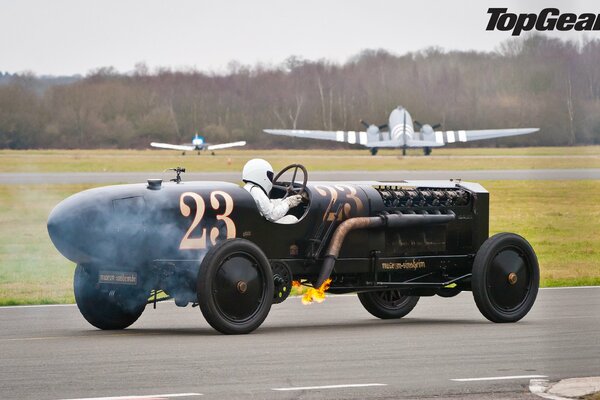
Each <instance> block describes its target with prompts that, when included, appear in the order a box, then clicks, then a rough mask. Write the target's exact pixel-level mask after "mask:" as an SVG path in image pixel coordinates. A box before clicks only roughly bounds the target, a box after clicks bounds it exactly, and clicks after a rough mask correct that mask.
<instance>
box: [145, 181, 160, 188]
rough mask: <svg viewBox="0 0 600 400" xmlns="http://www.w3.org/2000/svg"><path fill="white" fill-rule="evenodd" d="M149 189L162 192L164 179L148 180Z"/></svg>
mask: <svg viewBox="0 0 600 400" xmlns="http://www.w3.org/2000/svg"><path fill="white" fill-rule="evenodd" d="M147 187H148V189H150V190H160V188H161V187H162V179H148V186H147Z"/></svg>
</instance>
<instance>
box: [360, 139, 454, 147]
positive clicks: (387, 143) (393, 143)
mask: <svg viewBox="0 0 600 400" xmlns="http://www.w3.org/2000/svg"><path fill="white" fill-rule="evenodd" d="M444 145H445V143H444V142H441V143H440V142H433V141H428V140H413V139H410V140H407V141H406V147H418V148H420V147H442V146H444ZM366 146H367V147H393V148H398V147H404V142H403V141H401V140H380V141H377V142H369V143H367V144H366Z"/></svg>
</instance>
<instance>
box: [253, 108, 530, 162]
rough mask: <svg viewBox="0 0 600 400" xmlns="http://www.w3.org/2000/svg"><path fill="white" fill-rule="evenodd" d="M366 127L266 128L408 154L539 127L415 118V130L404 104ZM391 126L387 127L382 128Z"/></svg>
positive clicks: (305, 136) (267, 130)
mask: <svg viewBox="0 0 600 400" xmlns="http://www.w3.org/2000/svg"><path fill="white" fill-rule="evenodd" d="M360 122H361V124H363V125H364V126H365V128H367V130H366V131H360V132H355V131H307V130H296V129H265V130H264V131H265V132H266V133H270V134H271V135H283V136H297V137H302V138H308V139H321V140H332V141H336V142H345V143H350V144H360V145H363V146H365V147H368V148H369V149H370V150H371V154H372V155H375V154H377V150H378V149H379V148H383V147H392V148H402V154H403V155H406V149H408V148H422V149H423V152H424V153H425V155H429V154H431V149H432V148H433V147H441V146H445V145H446V144H447V143H455V142H470V141H473V140H483V139H493V138H499V137H506V136H516V135H525V134H528V133H533V132H536V131H538V130H539V129H538V128H520V129H484V130H474V131H464V130H462V131H436V130H435V129H438V128H440V127H441V125H440V124H435V125H433V126H432V125H429V124H422V123H420V122H419V121H415V125H416V126H417V128H418V129H419V131H418V132H415V129H414V126H413V120H412V118H411V116H410V114H409V113H408V111H406V109H405V108H404V107H402V106H398V107H397V108H396V109H394V110H393V111H392V112H391V113H390V117H389V122H388V123H387V124H384V125H379V126H377V125H373V124H368V123H367V122H365V121H363V120H361V121H360ZM383 129H388V131H382V130H383Z"/></svg>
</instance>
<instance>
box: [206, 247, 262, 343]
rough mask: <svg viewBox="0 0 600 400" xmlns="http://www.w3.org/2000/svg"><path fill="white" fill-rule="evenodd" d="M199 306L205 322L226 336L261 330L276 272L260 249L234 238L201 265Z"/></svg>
mask: <svg viewBox="0 0 600 400" xmlns="http://www.w3.org/2000/svg"><path fill="white" fill-rule="evenodd" d="M197 291H198V304H199V305H200V310H201V311H202V314H203V315H204V318H206V321H207V322H208V323H209V324H210V325H211V326H212V327H213V328H215V329H216V330H218V331H219V332H221V333H225V334H244V333H250V332H252V331H253V330H255V329H256V328H258V327H259V326H260V325H261V324H262V323H263V321H264V320H265V318H266V317H267V315H268V314H269V310H270V309H271V304H272V302H273V273H272V271H271V266H270V264H269V260H268V259H267V257H266V256H265V254H264V253H263V252H262V251H261V250H260V248H259V247H258V246H257V245H255V244H254V243H252V242H250V241H248V240H245V239H231V240H227V241H225V242H221V243H218V244H217V245H215V246H214V247H213V248H211V249H210V250H209V251H208V253H206V256H205V257H204V259H203V260H202V263H201V264H200V272H199V274H198V282H197Z"/></svg>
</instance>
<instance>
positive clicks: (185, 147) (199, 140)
mask: <svg viewBox="0 0 600 400" xmlns="http://www.w3.org/2000/svg"><path fill="white" fill-rule="evenodd" d="M245 145H246V142H245V141H244V140H242V141H240V142H231V143H221V144H210V143H206V142H205V141H204V137H203V136H199V135H198V134H197V133H196V136H194V138H193V139H192V144H168V143H157V142H152V143H150V146H152V147H157V148H159V149H169V150H180V151H182V152H183V153H182V154H185V152H186V151H194V150H195V151H197V152H198V154H200V151H202V150H210V151H214V150H222V149H228V148H230V147H237V146H245Z"/></svg>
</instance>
